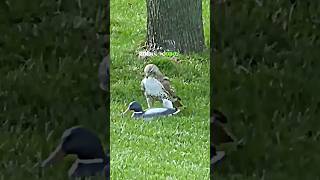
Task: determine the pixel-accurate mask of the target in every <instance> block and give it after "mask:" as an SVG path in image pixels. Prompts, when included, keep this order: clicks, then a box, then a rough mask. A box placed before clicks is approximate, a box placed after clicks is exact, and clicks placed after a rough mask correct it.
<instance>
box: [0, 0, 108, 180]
mask: <svg viewBox="0 0 320 180" xmlns="http://www.w3.org/2000/svg"><path fill="white" fill-rule="evenodd" d="M61 2H62V3H61V4H59V1H51V0H43V1H41V2H40V1H38V0H36V1H30V2H27V1H25V2H24V1H10V7H8V6H7V7H6V4H5V3H4V1H3V2H1V3H0V11H1V13H0V14H1V15H0V19H1V20H4V21H1V25H0V32H1V33H2V35H1V37H0V124H1V126H0V179H6V180H11V179H12V180H21V179H30V180H34V179H46V180H48V179H53V180H57V179H67V172H68V169H69V167H70V166H71V163H72V162H73V160H74V159H75V158H74V157H68V158H67V159H66V161H64V162H62V163H60V164H57V165H56V166H53V167H52V168H48V169H44V170H43V169H41V168H40V167H39V165H40V163H41V161H42V160H44V159H45V158H47V156H48V155H49V152H51V151H52V150H53V149H54V148H55V146H56V145H57V143H58V142H59V140H60V138H61V135H62V133H63V131H64V130H65V129H67V128H70V127H72V126H74V125H79V124H80V125H83V126H84V127H87V128H90V129H91V130H93V131H94V132H96V133H97V134H98V135H99V137H100V138H101V139H102V140H103V145H104V146H106V145H107V142H108V137H106V134H107V133H106V132H107V131H108V129H107V126H106V124H107V123H106V110H105V109H106V108H105V107H104V106H103V101H102V99H101V91H100V89H99V83H98V77H97V75H98V72H97V71H98V65H99V63H100V61H101V60H102V55H103V54H105V52H103V51H105V50H104V49H103V48H102V44H103V37H102V33H100V34H99V36H97V34H96V33H97V32H102V31H103V29H106V27H105V24H104V23H103V25H102V24H100V22H99V21H98V20H99V19H101V18H100V17H101V15H102V14H103V8H104V6H103V5H102V4H101V3H98V2H95V1H94V2H84V1H83V2H82V4H81V6H79V4H78V3H77V1H61ZM89 7H90V8H89ZM2 12H4V13H2Z"/></svg>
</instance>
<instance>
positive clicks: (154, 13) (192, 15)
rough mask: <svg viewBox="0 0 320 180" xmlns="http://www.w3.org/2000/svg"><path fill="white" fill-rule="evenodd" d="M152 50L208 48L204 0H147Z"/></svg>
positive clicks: (184, 50)
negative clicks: (205, 35)
mask: <svg viewBox="0 0 320 180" xmlns="http://www.w3.org/2000/svg"><path fill="white" fill-rule="evenodd" d="M147 15H148V16H147V48H148V51H151V52H154V51H158V50H162V51H177V52H180V53H189V52H200V51H202V50H203V49H204V46H205V45H204V33H203V22H202V2H201V0H147Z"/></svg>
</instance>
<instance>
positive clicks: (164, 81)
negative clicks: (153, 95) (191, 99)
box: [161, 77, 177, 98]
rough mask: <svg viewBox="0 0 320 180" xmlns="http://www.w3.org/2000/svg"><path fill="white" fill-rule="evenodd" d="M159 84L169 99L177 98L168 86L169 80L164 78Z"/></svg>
mask: <svg viewBox="0 0 320 180" xmlns="http://www.w3.org/2000/svg"><path fill="white" fill-rule="evenodd" d="M161 84H162V86H163V87H164V89H165V90H166V91H167V92H168V93H169V95H170V96H171V97H174V98H175V97H177V96H176V93H175V91H174V89H173V88H172V87H171V85H170V79H169V78H168V77H164V78H163V79H162V81H161Z"/></svg>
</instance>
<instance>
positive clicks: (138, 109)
mask: <svg viewBox="0 0 320 180" xmlns="http://www.w3.org/2000/svg"><path fill="white" fill-rule="evenodd" d="M165 101H167V100H165ZM167 102H168V101H167ZM128 111H133V113H132V115H131V117H132V118H136V119H138V118H143V119H145V120H150V119H153V118H156V117H164V116H172V115H176V114H178V113H179V112H180V110H179V109H175V108H166V107H161V108H149V109H147V110H145V111H144V110H143V109H142V106H141V105H140V104H139V103H138V102H137V101H132V102H131V103H129V105H128V108H127V109H126V110H125V111H124V112H123V113H122V115H125V114H126V113H127V112H128Z"/></svg>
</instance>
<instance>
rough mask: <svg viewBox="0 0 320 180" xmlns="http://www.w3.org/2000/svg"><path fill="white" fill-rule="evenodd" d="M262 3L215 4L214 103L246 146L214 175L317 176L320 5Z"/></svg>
mask: <svg viewBox="0 0 320 180" xmlns="http://www.w3.org/2000/svg"><path fill="white" fill-rule="evenodd" d="M263 2H264V3H263V5H262V6H261V7H260V6H258V4H257V3H255V2H254V1H250V2H246V3H243V2H238V1H232V3H231V4H230V6H227V5H226V4H222V5H216V7H215V8H216V11H215V13H214V15H213V16H214V18H215V24H214V27H216V28H215V34H214V37H215V42H214V44H215V48H216V52H215V55H214V57H213V58H214V62H215V67H214V68H213V76H214V82H213V84H215V86H214V91H215V92H214V98H215V102H214V103H213V104H214V105H215V106H216V108H219V109H221V110H222V111H224V112H225V113H226V115H227V116H228V117H229V121H230V128H231V129H232V130H233V131H234V134H236V135H237V136H238V137H239V138H243V140H244V142H245V145H244V148H243V149H241V150H238V151H234V152H231V153H229V154H228V155H229V156H228V157H227V159H226V161H224V162H223V164H222V165H221V166H219V167H217V169H216V175H215V176H214V177H213V178H214V179H218V180H230V179H234V180H251V179H252V180H255V179H265V180H269V179H272V180H283V179H297V180H299V179H320V176H319V170H318V169H319V165H320V163H319V162H320V155H319V150H320V144H319V138H320V131H319V127H320V121H319V115H320V111H319V110H320V106H319V103H320V96H319V92H320V84H319V77H320V62H319V45H320V41H319V35H320V31H319V24H317V23H315V22H312V21H310V19H313V18H315V17H317V18H319V12H320V3H318V2H314V3H313V4H312V5H311V6H309V5H308V2H307V1H303V2H302V1H299V2H298V3H297V6H293V5H292V4H291V3H290V1H285V0H280V1H277V2H275V1H272V2H271V1H270V2H267V1H263ZM316 37H317V38H316Z"/></svg>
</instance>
